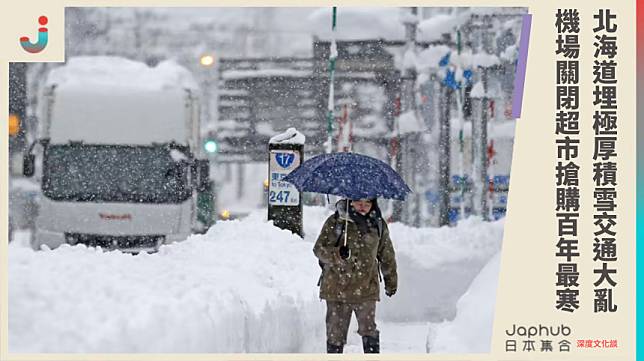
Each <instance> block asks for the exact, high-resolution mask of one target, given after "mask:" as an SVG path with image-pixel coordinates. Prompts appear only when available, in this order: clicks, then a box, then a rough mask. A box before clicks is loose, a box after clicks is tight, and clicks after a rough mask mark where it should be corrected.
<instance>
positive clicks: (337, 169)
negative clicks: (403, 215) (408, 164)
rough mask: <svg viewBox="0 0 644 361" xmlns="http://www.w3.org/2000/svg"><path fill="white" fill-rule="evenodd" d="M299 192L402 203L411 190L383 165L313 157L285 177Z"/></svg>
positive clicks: (364, 159) (344, 156)
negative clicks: (388, 199) (385, 199)
mask: <svg viewBox="0 0 644 361" xmlns="http://www.w3.org/2000/svg"><path fill="white" fill-rule="evenodd" d="M283 180H284V181H286V182H289V183H292V184H293V185H295V187H296V188H297V189H298V190H299V191H300V192H315V193H324V194H332V195H336V196H341V197H345V198H349V199H370V198H378V197H381V198H390V199H397V200H405V197H406V196H407V193H410V192H411V189H409V187H408V186H407V185H406V184H405V182H404V181H403V180H402V178H401V177H400V175H398V173H396V171H395V170H393V169H392V168H391V167H390V166H389V165H388V164H387V163H385V162H383V161H381V160H378V159H376V158H372V157H368V156H366V155H361V154H357V153H330V154H322V155H318V156H316V157H313V158H311V159H309V160H307V161H306V162H304V163H302V164H301V165H300V166H299V167H298V168H297V169H295V170H294V171H293V172H291V173H290V174H289V175H287V176H286V177H285V178H284V179H283Z"/></svg>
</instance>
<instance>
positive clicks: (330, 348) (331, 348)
mask: <svg viewBox="0 0 644 361" xmlns="http://www.w3.org/2000/svg"><path fill="white" fill-rule="evenodd" d="M342 349H344V346H343V345H340V346H337V345H334V344H331V343H328V342H327V343H326V353H342Z"/></svg>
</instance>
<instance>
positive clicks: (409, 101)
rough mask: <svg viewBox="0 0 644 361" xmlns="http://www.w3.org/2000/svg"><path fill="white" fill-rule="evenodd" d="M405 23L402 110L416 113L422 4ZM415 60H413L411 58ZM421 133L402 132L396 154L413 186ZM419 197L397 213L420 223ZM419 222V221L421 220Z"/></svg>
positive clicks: (407, 220)
mask: <svg viewBox="0 0 644 361" xmlns="http://www.w3.org/2000/svg"><path fill="white" fill-rule="evenodd" d="M404 25H405V39H406V44H405V54H404V56H403V57H404V59H406V61H403V73H402V96H401V113H402V114H405V113H407V112H412V113H415V111H416V94H415V89H416V78H417V72H416V67H415V64H416V62H415V59H416V32H417V28H418V7H412V8H411V9H410V15H409V16H408V17H406V18H405V20H404ZM410 60H413V61H410ZM417 138H418V137H417V134H405V135H404V136H402V137H401V136H400V134H399V144H400V149H399V151H398V153H397V155H396V170H397V171H398V172H399V173H400V175H401V176H402V178H403V179H404V180H405V181H406V182H407V183H408V184H410V185H411V186H412V188H416V184H415V180H416V174H415V172H416V168H417V167H415V155H414V152H415V149H413V148H414V147H415V144H414V143H416V142H415V141H414V140H416V139H417ZM417 203H418V198H417V197H416V196H414V197H412V198H410V199H409V200H408V201H407V204H406V212H404V211H405V209H404V208H403V206H404V205H403V203H402V202H395V203H394V213H395V214H398V215H404V216H403V217H402V219H403V221H405V223H410V224H415V223H420V220H419V219H417V218H416V217H415V216H414V214H413V213H414V212H416V213H418V212H419V211H420V209H418V208H419V207H418V204H417ZM417 221H418V222H417ZM415 225H417V224H415Z"/></svg>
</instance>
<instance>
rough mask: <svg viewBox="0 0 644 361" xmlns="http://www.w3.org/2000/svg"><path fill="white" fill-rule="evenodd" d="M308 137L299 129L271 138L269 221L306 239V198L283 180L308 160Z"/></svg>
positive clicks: (269, 150) (268, 195)
mask: <svg viewBox="0 0 644 361" xmlns="http://www.w3.org/2000/svg"><path fill="white" fill-rule="evenodd" d="M304 140H305V138H304V135H302V134H301V133H299V132H298V131H297V130H295V128H289V129H288V130H287V131H286V132H284V133H282V134H278V135H276V136H274V137H273V138H271V140H270V142H269V144H268V152H269V158H268V193H267V197H268V220H269V221H270V220H272V221H273V224H274V225H275V226H277V227H279V228H282V229H288V230H290V231H291V232H293V233H297V234H298V235H300V236H301V237H303V236H304V232H303V224H302V197H301V195H300V192H299V191H298V190H297V188H295V186H294V185H292V184H290V183H288V182H284V181H283V180H282V179H283V178H284V177H286V175H288V174H289V173H291V172H292V171H293V170H295V169H296V168H297V167H299V166H300V164H301V163H302V161H303V158H304Z"/></svg>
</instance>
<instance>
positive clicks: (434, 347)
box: [427, 253, 501, 353]
mask: <svg viewBox="0 0 644 361" xmlns="http://www.w3.org/2000/svg"><path fill="white" fill-rule="evenodd" d="M500 263H501V253H497V254H496V255H495V256H494V257H493V258H492V259H491V260H490V261H489V262H488V263H487V265H486V266H485V267H484V268H483V270H481V273H479V275H478V276H476V278H475V279H474V281H473V282H472V285H471V286H470V288H469V289H468V290H467V292H466V293H465V294H464V295H463V296H462V297H461V298H460V299H459V301H458V304H457V309H458V310H457V314H456V318H455V319H454V321H452V322H445V323H441V324H431V325H430V327H429V336H428V339H427V349H428V351H429V352H431V353H484V352H490V344H491V341H492V325H493V322H494V305H495V302H496V289H497V284H498V278H499V268H500Z"/></svg>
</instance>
